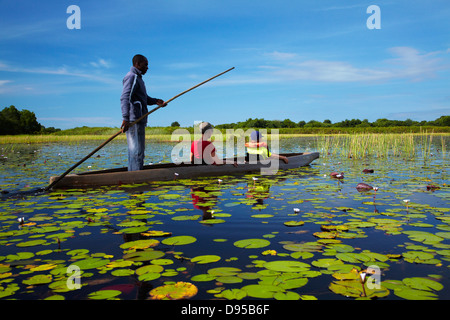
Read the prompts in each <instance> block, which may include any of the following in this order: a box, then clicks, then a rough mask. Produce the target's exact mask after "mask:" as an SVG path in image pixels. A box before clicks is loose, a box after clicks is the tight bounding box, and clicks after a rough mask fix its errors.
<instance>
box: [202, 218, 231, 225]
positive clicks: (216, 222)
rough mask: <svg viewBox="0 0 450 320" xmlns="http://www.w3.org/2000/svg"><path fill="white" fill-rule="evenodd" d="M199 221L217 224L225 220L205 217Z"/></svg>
mask: <svg viewBox="0 0 450 320" xmlns="http://www.w3.org/2000/svg"><path fill="white" fill-rule="evenodd" d="M199 222H200V223H203V224H218V223H224V222H225V220H223V219H215V218H214V219H205V220H201V221H199Z"/></svg>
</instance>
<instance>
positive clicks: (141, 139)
mask: <svg viewBox="0 0 450 320" xmlns="http://www.w3.org/2000/svg"><path fill="white" fill-rule="evenodd" d="M132 62H133V66H132V67H131V69H130V72H128V73H127V74H126V76H125V77H124V78H123V91H122V95H121V96H120V104H121V108H122V119H123V121H122V125H121V126H120V128H121V129H122V132H126V134H127V143H128V171H136V170H142V169H143V167H144V151H145V127H146V125H147V117H145V118H144V119H142V120H141V121H139V122H138V123H136V124H135V125H134V126H132V127H130V123H132V122H133V121H135V120H137V119H139V118H140V117H141V116H143V115H144V114H146V113H147V112H148V109H147V105H154V104H157V105H158V106H160V107H165V106H166V103H165V102H164V101H163V100H161V99H156V98H151V97H149V96H148V95H147V90H146V88H145V83H144V81H143V80H142V76H143V75H144V74H145V73H146V72H147V70H148V60H147V58H146V57H144V56H143V55H140V54H137V55H135V56H134V57H133V61H132Z"/></svg>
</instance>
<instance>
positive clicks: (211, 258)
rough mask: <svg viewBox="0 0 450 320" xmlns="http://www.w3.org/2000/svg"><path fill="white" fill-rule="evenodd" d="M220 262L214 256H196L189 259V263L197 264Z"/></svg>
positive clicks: (217, 257) (218, 258)
mask: <svg viewBox="0 0 450 320" xmlns="http://www.w3.org/2000/svg"><path fill="white" fill-rule="evenodd" d="M219 260H220V257H219V256H216V255H203V256H197V257H195V258H192V259H191V262H196V263H198V264H205V263H212V262H217V261H219Z"/></svg>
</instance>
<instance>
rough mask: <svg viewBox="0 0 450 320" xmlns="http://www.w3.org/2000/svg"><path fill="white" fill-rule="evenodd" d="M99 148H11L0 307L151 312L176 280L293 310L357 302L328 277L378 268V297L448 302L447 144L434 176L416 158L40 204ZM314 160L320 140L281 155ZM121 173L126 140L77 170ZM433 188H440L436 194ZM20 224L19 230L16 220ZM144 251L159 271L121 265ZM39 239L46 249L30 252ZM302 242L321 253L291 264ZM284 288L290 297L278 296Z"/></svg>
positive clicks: (156, 156)
mask: <svg viewBox="0 0 450 320" xmlns="http://www.w3.org/2000/svg"><path fill="white" fill-rule="evenodd" d="M96 146H97V144H96V143H79V144H63V143H60V144H48V145H14V146H10V145H4V146H3V150H2V153H3V154H2V160H1V164H0V170H1V179H0V188H1V189H2V191H4V192H3V194H2V197H3V199H2V201H1V202H0V245H1V247H0V286H1V288H0V297H1V298H2V299H33V300H37V299H45V298H49V297H53V298H65V299H80V300H81V299H89V298H92V297H93V296H92V295H93V293H95V292H97V291H99V290H118V293H117V295H116V296H115V298H118V299H124V300H126V299H147V298H148V297H149V292H150V291H151V290H152V289H153V288H156V287H159V286H162V285H164V284H167V283H174V282H179V281H183V282H189V283H193V284H194V285H195V286H196V287H197V288H198V293H197V294H196V295H195V296H194V297H193V298H192V299H208V300H209V299H217V298H222V299H224V298H223V297H221V296H220V293H221V292H223V293H225V292H231V289H236V290H235V292H237V291H239V290H240V291H241V292H247V293H248V291H247V289H246V288H245V287H248V286H250V285H256V284H260V285H267V284H269V283H270V285H272V286H275V287H276V288H278V289H273V288H272V289H273V290H275V291H276V292H278V291H280V292H281V293H284V294H285V293H287V292H293V293H296V294H297V295H296V296H295V297H296V298H300V297H301V298H303V299H304V298H312V297H314V298H316V299H354V298H355V297H350V298H347V297H346V294H340V293H336V292H335V291H332V290H331V289H330V286H331V284H332V283H336V282H337V281H338V280H337V279H336V278H335V277H333V274H336V273H349V272H350V268H352V267H355V268H356V269H358V270H362V269H365V268H367V267H368V266H371V265H372V266H373V265H379V266H380V270H381V275H380V280H381V281H382V284H383V282H384V281H398V282H401V281H404V280H405V279H409V278H423V279H427V280H431V281H433V283H438V284H441V285H443V287H442V288H440V287H435V288H431V289H430V288H425V289H424V288H423V287H420V286H419V287H418V284H413V285H411V284H410V286H408V285H406V284H403V286H402V287H399V286H397V287H396V288H397V293H398V292H399V291H400V290H406V289H408V290H419V289H420V290H419V291H421V293H423V292H424V291H425V292H429V293H430V294H431V295H432V297H433V298H436V299H449V298H450V290H449V288H450V281H449V278H450V277H449V275H450V269H449V255H450V254H449V250H450V242H449V234H450V226H449V223H450V218H449V217H450V215H449V212H450V205H449V203H450V202H449V191H448V166H447V160H446V158H445V156H444V155H443V154H442V152H439V151H438V150H437V149H439V148H440V145H439V144H437V145H436V146H433V151H434V155H433V157H432V158H431V159H429V160H427V162H425V163H424V161H423V158H422V157H420V155H418V156H417V158H416V159H415V160H407V161H406V160H404V159H402V158H401V157H387V158H375V157H371V158H367V159H361V160H358V159H348V158H329V157H322V158H320V159H317V160H315V161H314V162H313V163H312V164H311V165H310V166H308V167H304V168H299V169H294V170H288V171H284V172H279V173H278V174H276V175H274V176H261V175H258V174H255V175H246V176H240V177H231V176H224V177H220V179H221V181H220V182H219V180H218V178H208V179H195V180H183V179H181V180H176V181H169V182H165V183H151V184H144V185H139V186H120V187H104V188H98V189H85V190H76V189H70V190H55V191H54V192H50V193H47V192H42V191H39V190H40V188H44V187H45V186H47V183H48V178H49V176H51V175H57V174H59V173H61V172H63V171H65V170H66V169H67V168H68V167H70V166H71V165H72V164H73V163H75V162H76V161H78V160H79V158H82V157H83V156H84V155H85V154H87V153H89V152H90V151H91V150H92V149H94V148H95V147H96ZM172 147H173V145H170V144H149V145H148V146H147V154H148V155H147V158H146V163H149V162H153V163H157V162H159V161H163V162H168V161H170V151H171V149H172ZM314 148H315V145H314V139H309V140H302V139H300V138H296V139H289V140H285V141H282V150H281V151H282V152H299V151H300V152H301V151H305V149H308V150H310V151H314ZM124 165H126V145H125V143H124V142H120V141H118V142H113V143H111V145H109V146H107V147H105V148H104V149H102V150H101V151H100V152H99V157H96V156H94V157H93V158H92V159H89V160H88V161H87V162H86V163H84V164H83V165H82V166H80V168H78V169H77V171H86V170H94V169H95V170H96V169H102V168H110V167H118V166H124ZM365 168H370V169H373V170H374V173H372V174H364V173H362V170H363V169H365ZM335 171H336V172H344V176H345V178H344V179H342V180H338V179H334V178H331V177H330V173H331V172H335ZM253 178H257V180H255V179H253ZM360 182H365V183H367V184H370V185H372V186H376V187H378V188H379V189H378V191H377V192H374V191H373V190H371V191H369V192H363V193H362V192H359V191H358V190H357V189H356V185H357V184H358V183H360ZM430 185H434V186H437V187H439V189H433V190H428V189H427V186H430ZM404 200H409V201H408V203H406V202H405V201H404ZM297 209H299V210H297ZM297 211H298V212H297ZM21 217H23V218H24V225H20V223H19V221H18V220H17V219H18V218H21ZM288 221H303V222H304V224H303V225H301V226H293V227H290V226H286V225H285V223H286V222H288ZM205 222H207V223H205ZM211 222H220V223H211ZM330 225H332V226H344V227H347V230H345V231H341V232H339V233H337V234H336V233H334V235H335V237H334V238H331V239H327V238H321V237H319V236H326V235H330V233H329V232H328V233H325V234H324V233H323V232H324V230H322V229H323V228H321V227H322V226H330ZM130 228H137V229H130ZM152 230H158V231H165V232H170V233H171V237H153V236H151V235H149V234H148V232H149V231H152ZM409 231H414V232H418V231H421V232H423V234H417V233H415V234H411V233H408V232H409ZM413 235H416V236H419V237H413ZM420 235H422V236H423V237H420ZM178 236H190V237H193V238H194V240H195V242H192V243H189V244H185V245H172V244H167V242H166V243H164V242H165V239H170V238H174V237H178ZM146 239H147V240H148V239H155V240H158V241H159V243H157V245H156V246H154V247H151V248H144V249H142V248H138V249H136V250H137V251H136V252H143V251H158V252H160V253H159V254H158V255H160V256H158V258H153V259H144V261H134V260H133V258H130V256H128V257H127V256H126V254H129V253H132V250H130V249H129V248H124V246H123V245H124V244H126V243H130V242H131V241H136V240H146ZM245 239H263V240H266V241H268V244H267V245H266V246H263V247H257V248H242V247H239V246H237V245H236V242H237V241H239V240H245ZM35 240H41V241H38V242H35V243H33V242H31V241H35ZM304 243H313V244H314V245H315V249H314V250H306V249H302V250H303V251H301V252H302V253H301V254H305V255H304V256H301V257H299V256H295V255H294V256H293V254H295V253H297V252H298V251H292V249H289V245H292V244H304ZM121 246H122V247H121ZM73 250H78V251H73ZM80 250H81V251H80ZM268 250H270V251H268ZM19 252H22V255H21V256H18V254H19ZM309 252H310V253H309ZM339 253H358V254H362V255H363V256H359V257H363V258H364V259H366V258H367V255H366V256H364V253H368V254H371V253H374V254H380V255H382V257H383V258H385V257H387V256H386V255H387V254H402V255H404V256H406V257H409V258H410V257H411V256H412V257H415V256H417V257H419V258H417V259H416V260H414V259H413V260H410V259H405V257H404V256H402V257H400V258H397V259H396V258H389V259H386V260H384V259H383V260H384V261H380V260H377V259H375V258H373V257H374V256H372V258H371V259H369V260H366V261H365V260H364V259H362V260H356V261H354V260H352V259H354V258H355V256H350V257H348V256H343V255H338V254H339ZM405 253H406V255H405ZM272 254H273V255H272ZM203 255H214V256H219V257H220V260H218V261H215V262H210V263H205V264H201V263H198V262H192V261H190V259H193V258H195V257H198V256H203ZM338 257H340V258H342V259H339V258H338ZM356 257H358V256H356ZM323 259H334V264H342V265H345V267H342V266H341V268H340V269H333V268H328V267H327V266H317V265H318V264H317V262H323ZM80 261H82V265H83V266H84V268H82V269H83V270H82V271H83V273H82V274H81V278H80V280H81V284H82V286H81V288H80V289H76V290H65V289H64V288H65V287H64V285H57V284H58V283H65V281H67V279H68V277H69V276H70V275H71V274H70V273H67V272H66V271H67V267H68V266H70V265H76V264H77V262H78V263H80ZM194 261H195V260H194ZM272 261H289V262H290V261H297V262H302V263H306V264H307V267H306V268H305V269H304V270H298V271H299V272H303V271H308V272H309V273H306V274H303V275H302V276H301V275H299V274H298V273H295V272H294V271H292V269H289V268H288V269H286V270H287V271H286V270H284V269H283V267H281V269H280V267H277V268H278V269H277V268H275V269H277V270H273V268H271V267H269V266H271V264H268V263H269V262H272ZM88 262H91V264H89V263H88ZM150 264H154V265H161V267H162V268H163V270H162V271H158V272H155V273H158V275H154V277H155V279H152V280H142V279H141V280H140V279H139V275H138V274H137V273H136V272H137V270H138V269H139V268H141V267H143V266H146V265H150ZM348 266H350V267H349V268H347V267H348ZM219 267H226V268H237V269H238V270H236V269H234V271H233V272H230V271H229V270H228V273H227V272H224V271H223V270H222V273H220V270H219V271H217V270H214V269H215V268H219ZM141 270H142V269H141ZM311 271H315V273H312V272H311ZM217 272H219V274H217ZM205 274H214V275H215V278H213V279H210V280H209V281H195V279H198V277H197V278H195V276H199V275H205ZM37 276H42V278H39V277H37ZM289 276H290V277H291V278H289ZM283 277H285V278H283ZM282 278H283V279H284V280H286V279H295V280H298V279H300V278H302V279H307V281H306V284H303V283H302V285H300V284H299V283H300V282H298V283H297V282H295V283H294V282H288V283H287V284H283V279H282ZM30 279H32V280H33V279H34V280H36V281H37V284H33V283H32V280H30ZM30 281H31V282H30ZM404 282H405V283H410V282H409V281H408V280H406V281H404ZM280 283H281V284H280ZM280 285H281V286H283V285H284V287H282V289H279V288H280ZM388 286H389V285H388ZM61 287H62V288H63V289H61ZM259 288H260V287H258V288H257V291H258V290H259ZM264 288H267V287H263V286H261V290H263V289H264ZM388 290H389V293H388V294H386V295H383V296H382V297H380V298H379V299H386V300H391V299H402V296H401V295H398V294H396V292H395V291H396V290H394V289H392V288H391V287H390V288H388ZM413 292H415V291H413ZM416 293H417V292H416ZM256 296H258V294H256ZM256 296H255V295H254V294H251V293H250V294H248V295H247V296H246V297H245V298H244V299H257V297H256ZM273 298H280V299H281V298H282V295H277V296H274V295H272V296H271V297H270V298H265V299H273Z"/></svg>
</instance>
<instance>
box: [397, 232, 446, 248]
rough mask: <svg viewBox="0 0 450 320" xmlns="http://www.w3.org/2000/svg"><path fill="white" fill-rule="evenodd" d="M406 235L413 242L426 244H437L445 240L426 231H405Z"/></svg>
mask: <svg viewBox="0 0 450 320" xmlns="http://www.w3.org/2000/svg"><path fill="white" fill-rule="evenodd" d="M403 233H404V234H407V235H408V237H409V238H410V239H411V240H414V241H417V242H422V243H424V244H431V245H433V244H435V243H437V242H441V241H442V240H444V238H442V237H439V236H436V235H434V234H432V233H430V232H425V231H403Z"/></svg>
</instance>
